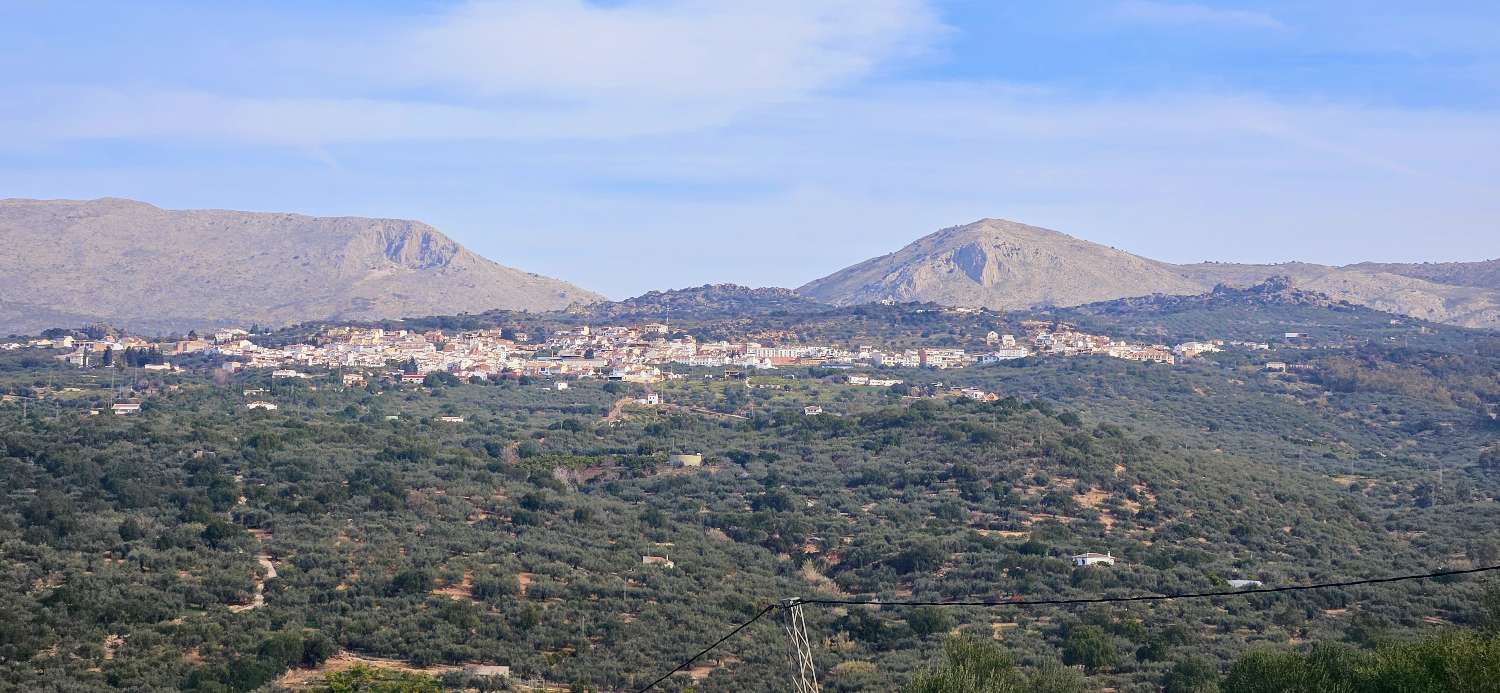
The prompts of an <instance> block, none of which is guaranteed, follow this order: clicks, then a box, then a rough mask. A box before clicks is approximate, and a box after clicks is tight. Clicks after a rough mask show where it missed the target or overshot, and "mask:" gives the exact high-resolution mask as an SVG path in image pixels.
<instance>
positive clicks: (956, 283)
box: [797, 219, 1203, 310]
mask: <svg viewBox="0 0 1500 693" xmlns="http://www.w3.org/2000/svg"><path fill="white" fill-rule="evenodd" d="M1202 290H1203V287H1202V286H1200V285H1199V284H1198V283H1197V282H1194V281H1191V280H1189V279H1187V278H1185V277H1183V276H1182V275H1181V274H1179V273H1178V272H1176V271H1175V270H1174V268H1173V267H1172V266H1171V265H1167V264H1165V263H1160V262H1156V261H1154V260H1148V259H1145V258H1142V257H1137V256H1135V255H1131V254H1130V253H1127V252H1124V251H1122V250H1116V249H1114V248H1109V247H1106V246H1102V245H1098V244H1096V243H1090V242H1088V241H1084V240H1079V239H1077V238H1073V237H1072V236H1069V235H1067V234H1063V233H1059V232H1057V231H1051V230H1048V229H1043V228H1039V227H1036V226H1027V225H1026V224H1019V223H1016V222H1013V221H1006V220H1003V219H981V220H979V221H976V222H974V223H972V224H966V225H964V226H954V227H950V228H946V229H943V230H941V231H938V232H937V233H934V234H932V235H929V236H926V237H924V238H921V239H919V240H917V241H916V242H915V243H912V244H911V245H908V246H906V247H905V248H902V249H901V250H898V251H896V252H894V253H891V254H890V255H884V256H881V257H878V258H875V259H873V260H866V261H865V262H861V263H859V264H857V265H854V266H853V267H849V268H847V269H844V270H840V271H838V272H835V273H833V274H831V275H829V276H827V277H824V278H822V279H819V280H817V281H814V282H812V283H810V284H807V285H805V286H803V287H801V288H799V289H797V292H798V293H800V294H803V295H805V296H810V297H812V298H815V299H818V300H820V301H825V302H828V303H833V304H835V305H847V304H853V303H869V302H872V301H877V300H882V299H894V300H897V301H932V302H935V303H941V304H944V305H952V306H983V307H986V308H993V309H996V310H1015V309H1022V308H1030V307H1033V306H1042V305H1050V306H1073V305H1079V304H1082V303H1092V302H1095V301H1107V300H1109V299H1113V298H1120V297H1122V296H1140V295H1145V294H1155V293H1166V294H1194V293H1200V292H1201V291H1202Z"/></svg>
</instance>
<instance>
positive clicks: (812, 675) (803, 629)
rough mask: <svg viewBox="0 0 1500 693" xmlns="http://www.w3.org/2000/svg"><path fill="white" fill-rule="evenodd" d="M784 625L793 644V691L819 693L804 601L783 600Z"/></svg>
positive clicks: (794, 599) (796, 692)
mask: <svg viewBox="0 0 1500 693" xmlns="http://www.w3.org/2000/svg"><path fill="white" fill-rule="evenodd" d="M781 610H782V612H783V619H784V620H783V625H784V626H785V628H786V634H787V638H788V639H789V640H790V642H791V656H792V668H793V669H794V670H795V671H794V673H793V674H792V690H793V691H795V693H819V691H821V690H822V689H820V688H818V671H817V669H816V668H815V667H814V666H813V657H812V641H810V640H808V639H807V620H806V619H804V618H803V617H802V600H801V599H799V598H797V597H791V598H789V599H783V600H781Z"/></svg>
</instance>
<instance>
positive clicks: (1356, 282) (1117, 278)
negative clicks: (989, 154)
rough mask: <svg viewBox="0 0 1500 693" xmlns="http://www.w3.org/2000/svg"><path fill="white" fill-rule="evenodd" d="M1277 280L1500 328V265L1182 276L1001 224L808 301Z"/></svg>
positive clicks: (999, 297) (869, 266) (866, 267)
mask: <svg viewBox="0 0 1500 693" xmlns="http://www.w3.org/2000/svg"><path fill="white" fill-rule="evenodd" d="M1272 277H1286V278H1288V279H1290V280H1291V281H1292V282H1293V283H1294V284H1296V286H1297V287H1299V288H1301V289H1305V290H1307V291H1312V292H1316V293H1321V294H1325V295H1327V296H1329V297H1330V298H1332V299H1334V300H1336V301H1347V302H1349V303H1354V304H1358V305H1363V306H1368V307H1371V308H1375V309H1377V310H1383V311H1387V312H1392V313H1400V314H1405V315H1411V316H1414V317H1418V318H1422V319H1425V320H1431V321H1434V322H1445V323H1451V324H1455V325H1462V326H1467V327H1489V328H1494V327H1500V261H1493V260H1492V261H1489V262H1482V263H1437V264H1412V265H1403V264H1386V265H1382V264H1373V263H1365V264H1360V265H1349V266H1345V267H1329V266H1325V265H1316V264H1311V263H1301V262H1293V263H1283V264H1275V265H1249V264H1235V263H1218V262H1213V263H1200V264H1193V265H1174V264H1171V263H1166V262H1159V261H1156V260H1151V259H1148V258H1143V257H1139V256H1136V255H1132V254H1130V253H1127V252H1125V251H1122V250H1118V249H1115V248H1110V247H1107V246H1103V245H1099V244H1097V243H1090V242H1088V241H1084V240H1081V239H1078V238H1074V237H1072V236H1069V235H1067V234H1063V233H1059V232H1057V231H1051V230H1048V229H1043V228H1038V227H1035V226H1028V225H1026V224H1020V223H1016V222H1013V221H1006V220H1002V219H981V220H979V221H976V222H974V223H972V224H966V225H964V226H954V227H951V228H946V229H943V230H941V231H938V232H937V233H934V234H931V235H928V236H925V237H923V238H921V239H918V240H917V241H916V242H914V243H912V244H911V245H908V246H906V247H905V248H902V249H901V250H898V251H896V252H894V253H891V254H889V255H884V256H881V257H878V258H874V259H871V260H867V261H865V262H862V263H859V264H857V265H854V266H852V267H848V268H846V269H843V270H840V271H838V272H835V273H833V274H831V275H829V276H827V277H824V278H822V279H818V280H816V281H813V282H811V283H809V284H807V285H805V286H803V287H801V288H799V289H797V291H798V293H801V294H803V295H806V296H809V297H811V298H814V299H817V300H820V301H824V302H827V303H831V304H834V305H849V304H856V303H867V302H871V301H878V300H882V299H893V300H898V301H912V300H916V301H933V302H936V303H941V304H945V305H953V306H982V307H986V308H993V309H997V310H1015V309H1024V308H1033V307H1040V306H1058V307H1064V306H1076V305H1082V304H1085V303H1094V302H1099V301H1108V300H1112V299H1117V298H1127V297H1132V296H1147V295H1151V294H1165V295H1191V294H1200V293H1203V292H1205V291H1210V290H1212V289H1213V288H1214V287H1216V286H1218V285H1220V284H1224V285H1228V286H1232V287H1247V286H1252V285H1255V284H1258V283H1261V282H1264V281H1266V280H1267V279H1270V278H1272Z"/></svg>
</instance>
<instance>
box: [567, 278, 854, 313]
mask: <svg viewBox="0 0 1500 693" xmlns="http://www.w3.org/2000/svg"><path fill="white" fill-rule="evenodd" d="M829 307H830V306H828V305H827V304H824V303H819V302H817V301H814V300H812V299H810V298H807V297H806V296H803V295H801V294H798V293H796V292H794V291H792V290H791V289H780V288H763V289H752V288H750V287H748V286H740V285H738V284H705V285H703V286H696V287H692V288H688V289H673V290H670V291H651V292H648V293H645V294H642V295H640V296H636V297H635V298H628V299H625V300H623V301H615V302H607V303H595V304H592V305H589V306H585V307H582V308H576V309H575V310H574V311H572V312H576V313H582V314H586V315H588V316H589V317H590V318H592V319H596V320H639V319H654V320H660V319H666V318H673V317H679V318H693V319H711V318H723V317H740V316H753V315H770V314H773V313H776V314H802V313H814V312H818V311H821V310H825V309H827V308H829Z"/></svg>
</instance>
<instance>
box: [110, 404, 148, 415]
mask: <svg viewBox="0 0 1500 693" xmlns="http://www.w3.org/2000/svg"><path fill="white" fill-rule="evenodd" d="M109 408H110V411H113V412H114V413H116V414H137V413H139V412H140V411H141V403H140V402H115V403H114V404H112V405H110V407H109Z"/></svg>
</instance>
